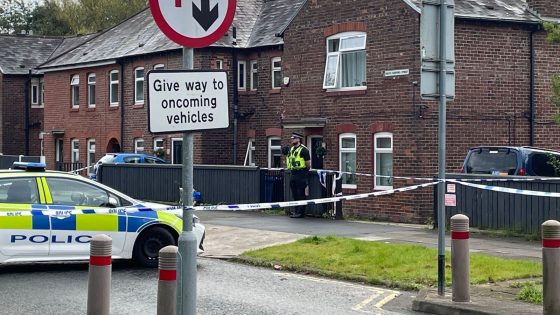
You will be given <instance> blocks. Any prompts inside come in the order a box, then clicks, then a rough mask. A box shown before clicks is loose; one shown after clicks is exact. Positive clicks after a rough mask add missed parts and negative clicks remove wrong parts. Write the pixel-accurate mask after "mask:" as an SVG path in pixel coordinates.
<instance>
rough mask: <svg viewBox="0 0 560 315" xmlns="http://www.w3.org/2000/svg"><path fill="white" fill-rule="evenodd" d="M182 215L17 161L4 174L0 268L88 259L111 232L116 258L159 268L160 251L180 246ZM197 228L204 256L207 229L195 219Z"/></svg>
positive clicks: (0, 201) (0, 192)
mask: <svg viewBox="0 0 560 315" xmlns="http://www.w3.org/2000/svg"><path fill="white" fill-rule="evenodd" d="M180 216H181V211H180V210H175V211H169V207H168V206H165V205H158V204H153V203H145V202H140V201H137V200H135V199H134V198H131V197H129V196H127V195H125V194H123V193H120V192H118V191H116V190H114V189H112V188H110V187H107V186H104V185H102V184H100V183H98V182H95V181H92V180H89V179H87V178H84V177H82V176H79V175H76V174H70V173H62V172H54V171H45V164H42V163H14V167H12V169H11V170H3V171H0V264H3V263H11V262H31V261H58V260H82V259H84V260H85V259H88V258H89V241H90V239H91V238H92V237H93V236H94V235H96V234H106V235H109V236H110V237H111V238H112V239H113V243H112V246H113V247H112V255H113V258H114V259H120V258H123V259H130V258H132V259H133V260H134V261H135V262H137V263H138V264H140V265H143V266H149V267H155V266H157V257H158V253H159V250H160V249H161V248H162V247H164V246H167V245H176V244H177V238H178V236H179V234H180V233H181V230H182V224H183V223H182V220H181V218H180ZM193 230H194V232H195V234H196V238H197V242H198V252H199V253H200V252H201V251H202V243H203V240H204V234H205V227H204V225H202V224H201V223H200V222H199V220H198V218H197V217H196V216H195V218H194V222H193Z"/></svg>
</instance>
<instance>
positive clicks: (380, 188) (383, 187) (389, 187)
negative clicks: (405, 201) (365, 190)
mask: <svg viewBox="0 0 560 315" xmlns="http://www.w3.org/2000/svg"><path fill="white" fill-rule="evenodd" d="M391 189H393V186H375V187H373V190H374V191H384V190H391Z"/></svg>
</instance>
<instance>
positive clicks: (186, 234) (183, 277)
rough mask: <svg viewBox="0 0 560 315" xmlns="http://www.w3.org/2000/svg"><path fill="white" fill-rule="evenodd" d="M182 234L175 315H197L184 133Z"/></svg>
mask: <svg viewBox="0 0 560 315" xmlns="http://www.w3.org/2000/svg"><path fill="white" fill-rule="evenodd" d="M193 54H194V53H193V49H192V48H187V47H183V69H184V70H192V69H193V63H194V55H193ZM182 151H183V152H182V159H183V179H182V187H183V192H182V194H183V195H182V198H183V232H182V233H181V235H180V236H179V244H178V245H179V255H180V259H179V260H178V261H177V262H178V264H180V265H179V266H177V270H178V271H179V277H178V278H179V281H178V283H177V314H178V315H195V314H196V281H197V279H196V253H197V249H196V245H197V241H196V235H195V233H194V231H193V209H192V204H193V203H192V191H193V134H192V132H185V133H183V145H182Z"/></svg>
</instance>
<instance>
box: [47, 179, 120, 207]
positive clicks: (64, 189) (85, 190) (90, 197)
mask: <svg viewBox="0 0 560 315" xmlns="http://www.w3.org/2000/svg"><path fill="white" fill-rule="evenodd" d="M46 180H47V184H48V185H49V190H50V192H51V196H52V203H53V204H55V205H65V206H86V207H107V206H109V197H112V198H114V199H115V200H116V201H117V205H116V206H117V207H120V206H127V205H130V203H129V202H128V201H126V200H123V199H121V198H119V197H117V196H115V195H113V194H111V193H109V192H108V191H106V190H104V189H101V188H99V187H95V186H94V185H90V184H87V183H82V182H81V181H78V180H72V179H63V178H52V177H47V179H46Z"/></svg>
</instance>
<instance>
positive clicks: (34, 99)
mask: <svg viewBox="0 0 560 315" xmlns="http://www.w3.org/2000/svg"><path fill="white" fill-rule="evenodd" d="M43 92H44V91H43V81H42V80H39V79H32V80H31V107H43V100H44V98H43Z"/></svg>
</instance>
